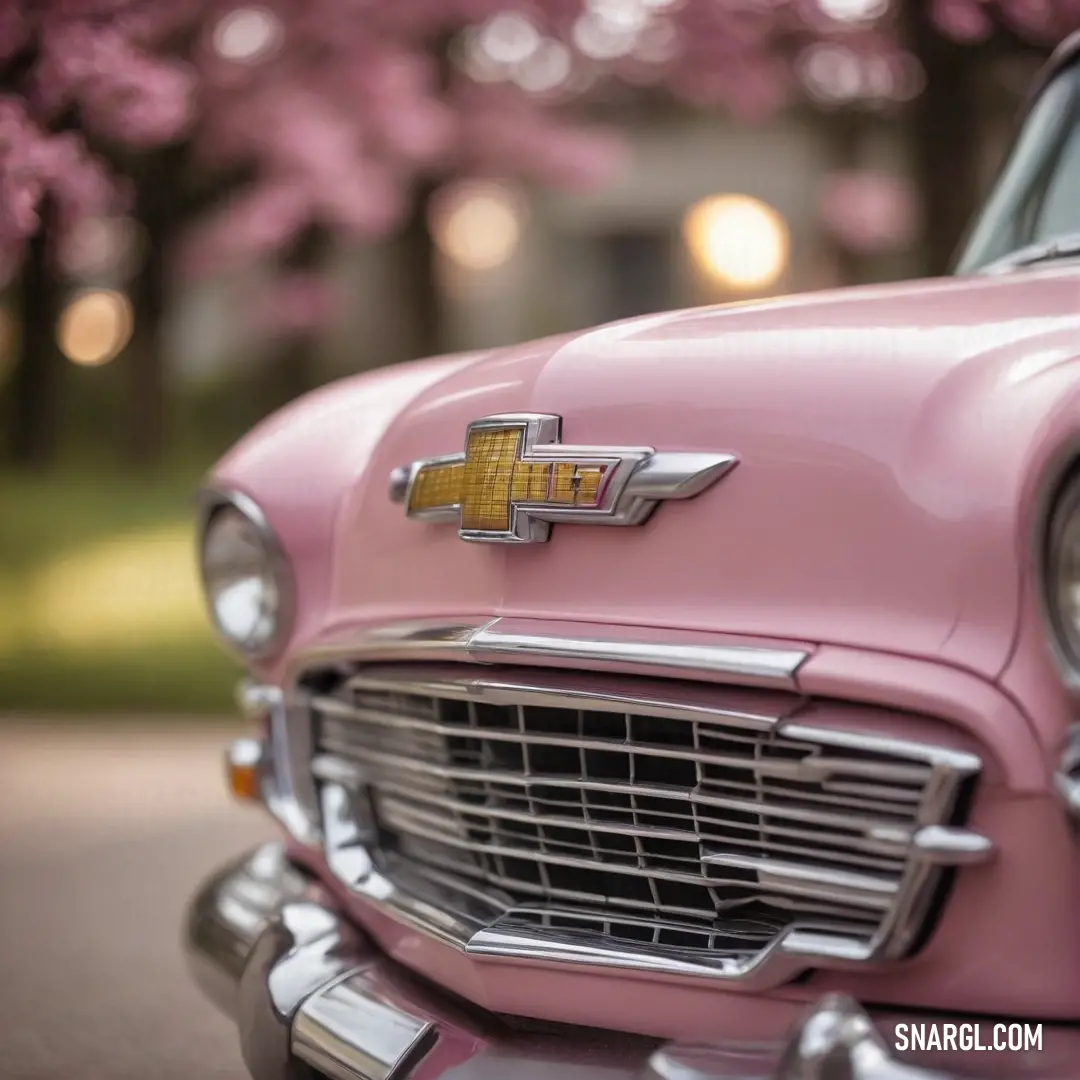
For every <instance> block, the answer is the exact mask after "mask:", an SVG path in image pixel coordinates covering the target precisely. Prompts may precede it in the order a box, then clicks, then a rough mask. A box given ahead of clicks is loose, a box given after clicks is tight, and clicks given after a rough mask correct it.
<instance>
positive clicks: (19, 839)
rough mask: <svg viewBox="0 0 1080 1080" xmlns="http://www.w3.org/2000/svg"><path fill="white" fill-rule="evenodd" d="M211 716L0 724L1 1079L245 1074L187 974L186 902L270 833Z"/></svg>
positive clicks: (215, 1078) (229, 1035) (237, 1079)
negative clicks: (247, 803)
mask: <svg viewBox="0 0 1080 1080" xmlns="http://www.w3.org/2000/svg"><path fill="white" fill-rule="evenodd" d="M233 733H234V732H233V731H232V730H229V729H227V728H224V727H220V728H207V727H206V726H202V727H199V728H195V729H192V728H185V727H178V726H161V725H158V726H155V727H153V728H142V727H133V726H130V725H125V726H123V727H117V728H115V729H108V728H101V727H98V726H93V727H86V726H80V725H77V724H74V723H67V724H65V725H62V726H57V727H50V726H42V725H33V726H23V727H19V726H15V725H13V724H12V723H11V722H4V723H2V724H0V1080H16V1078H18V1080H60V1078H64V1080H69V1078H71V1080H114V1078H116V1080H122V1078H131V1080H173V1078H176V1080H181V1078H183V1080H248V1078H247V1073H246V1072H245V1070H244V1068H243V1066H242V1064H241V1062H240V1057H239V1053H238V1051H237V1045H236V1039H235V1035H234V1033H233V1031H232V1029H231V1026H230V1024H229V1022H228V1021H227V1020H226V1019H225V1018H224V1017H222V1016H220V1015H219V1014H218V1013H217V1012H216V1011H215V1010H214V1008H213V1007H212V1006H211V1005H210V1004H209V1003H208V1002H206V1001H204V1000H203V999H202V998H201V996H200V995H199V994H198V992H197V991H196V990H195V989H194V987H193V986H192V985H191V984H190V982H189V981H188V978H187V975H186V972H185V968H184V960H183V955H182V952H181V949H180V926H181V919H182V913H183V910H184V906H185V903H186V901H187V898H188V896H189V895H190V893H191V891H192V890H193V888H194V887H195V885H196V883H197V882H198V881H199V880H200V878H201V877H202V876H203V875H204V874H206V873H207V872H209V871H210V870H211V869H212V868H213V867H214V866H215V865H216V864H217V863H219V862H221V861H222V860H224V859H226V858H228V857H230V856H232V855H235V854H237V853H239V852H240V851H241V850H243V849H244V848H245V847H247V846H251V845H254V844H257V843H258V842H259V841H260V840H263V839H266V838H267V837H269V836H271V835H272V834H273V830H272V828H271V826H270V825H269V823H268V822H267V821H266V819H265V818H264V817H263V816H262V815H261V814H259V813H258V812H257V811H255V810H251V809H248V808H245V807H241V806H237V805H235V804H233V803H231V802H230V801H229V799H228V796H227V795H226V793H225V790H224V787H223V784H222V771H221V750H222V747H223V746H224V744H225V742H226V741H227V739H228V738H229V737H231V735H232V734H233Z"/></svg>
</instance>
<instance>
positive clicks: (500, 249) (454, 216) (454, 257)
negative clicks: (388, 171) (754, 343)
mask: <svg viewBox="0 0 1080 1080" xmlns="http://www.w3.org/2000/svg"><path fill="white" fill-rule="evenodd" d="M431 232H432V236H433V237H434V240H435V243H436V245H437V246H438V248H439V250H440V251H441V252H442V253H443V254H444V255H445V256H446V257H447V258H448V259H450V260H451V261H452V262H454V263H456V264H457V265H458V266H461V267H463V268H465V269H467V270H475V271H481V270H494V269H496V268H497V267H500V266H503V265H504V264H505V263H507V262H509V261H510V259H511V258H512V257H513V255H514V252H515V251H516V250H517V247H518V244H519V242H520V240H521V213H520V210H519V207H518V205H517V202H516V200H515V199H514V198H513V197H512V195H511V193H510V192H509V191H507V190H506V188H504V187H502V186H501V185H499V184H494V183H479V182H477V183H464V184H458V185H454V186H453V187H452V188H448V189H444V191H443V192H442V194H441V197H440V198H439V199H438V200H437V201H436V203H435V206H434V208H433V211H432V219H431Z"/></svg>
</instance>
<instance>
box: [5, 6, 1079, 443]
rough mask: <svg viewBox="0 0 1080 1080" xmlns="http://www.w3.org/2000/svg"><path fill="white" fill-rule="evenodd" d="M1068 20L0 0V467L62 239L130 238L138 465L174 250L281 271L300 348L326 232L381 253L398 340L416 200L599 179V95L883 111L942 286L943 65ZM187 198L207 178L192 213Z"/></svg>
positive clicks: (426, 347) (959, 176)
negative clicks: (16, 311)
mask: <svg viewBox="0 0 1080 1080" xmlns="http://www.w3.org/2000/svg"><path fill="white" fill-rule="evenodd" d="M1077 23H1080V0H891V3H890V0H768V2H762V0H396V2H393V3H391V2H389V0H258V2H247V0H0V258H3V259H4V260H5V265H6V267H7V270H8V272H9V273H13V272H14V271H15V269H16V267H17V266H18V265H19V263H20V262H22V265H23V273H22V282H23V286H24V288H23V295H24V297H25V298H26V303H27V304H28V305H29V307H27V309H26V310H25V311H24V312H23V322H24V324H25V325H26V327H27V329H28V330H29V331H30V333H29V336H28V337H25V338H24V344H23V357H22V362H21V363H20V365H19V370H18V373H17V374H16V376H15V394H14V398H15V409H16V418H17V420H19V421H20V423H19V424H17V425H16V427H17V428H18V427H20V426H21V427H22V429H23V430H22V432H21V434H17V436H16V443H17V448H18V449H19V451H20V453H21V454H22V456H24V457H33V456H35V454H36V453H37V452H38V449H40V447H35V445H34V439H37V438H39V437H41V436H43V434H44V433H46V432H47V431H48V429H49V423H48V420H47V418H45V417H42V416H40V415H35V414H34V410H33V409H32V408H29V407H27V406H28V403H30V402H32V401H34V400H36V399H37V398H41V396H42V395H41V394H36V397H35V393H36V391H35V387H36V388H37V389H40V384H41V381H42V380H43V379H44V380H46V381H47V380H48V379H51V378H53V377H54V375H55V366H56V365H55V363H53V362H52V361H50V362H48V363H46V361H45V357H47V356H52V355H53V352H54V350H53V346H52V342H51V321H52V316H53V314H54V312H53V311H52V310H51V309H50V305H49V304H47V303H45V302H44V301H43V300H42V297H45V296H48V295H51V294H54V293H55V290H50V288H49V283H50V281H51V280H52V279H53V277H52V275H51V274H50V272H49V270H48V269H47V260H48V258H49V256H50V253H51V252H55V251H56V250H58V249H59V248H61V247H62V246H63V243H64V238H65V237H66V236H68V235H70V234H71V232H72V230H73V228H75V226H76V224H77V223H78V221H79V220H80V219H85V218H87V217H90V218H93V217H99V216H102V215H108V214H110V213H114V212H116V211H117V210H118V209H120V208H123V207H125V206H126V207H127V209H128V210H129V211H130V212H132V213H133V214H134V215H135V216H136V217H137V218H138V219H139V220H140V222H141V223H142V225H143V228H144V230H145V231H146V235H147V239H148V243H147V244H146V245H145V247H146V260H145V262H144V264H143V267H142V270H141V272H140V274H139V275H138V277H137V279H136V282H135V286H134V298H135V301H136V309H137V323H136V326H137V330H136V335H137V340H136V341H135V342H134V343H133V347H132V349H131V350H129V351H130V352H131V353H132V361H131V363H132V373H133V377H134V398H133V400H134V402H135V403H136V404H135V407H134V408H133V410H132V412H133V415H134V417H135V419H136V421H137V431H138V438H137V440H136V444H137V446H139V447H140V452H141V453H143V454H144V455H146V456H150V455H151V454H152V453H153V451H154V450H156V449H157V448H158V447H157V446H156V445H155V438H156V435H155V433H160V431H161V419H162V395H163V390H162V376H161V366H160V356H161V351H162V350H161V348H160V342H159V341H158V337H157V335H158V329H159V326H160V320H159V319H158V317H157V316H158V315H159V314H160V312H161V310H162V308H163V306H164V299H165V294H166V290H167V287H168V273H169V264H168V261H167V260H168V258H169V255H170V253H171V252H175V253H176V254H177V255H178V256H179V257H178V260H177V265H178V266H180V267H182V268H183V269H184V270H185V272H187V273H196V274H197V273H205V272H207V271H214V272H217V271H220V270H222V269H224V268H227V267H229V266H231V265H236V266H240V265H245V264H251V263H261V264H266V263H270V264H272V265H274V266H276V267H277V268H278V270H279V273H277V274H276V275H274V276H275V277H276V282H277V287H278V289H279V290H280V291H279V293H278V294H277V295H276V297H274V298H273V299H271V301H270V302H269V303H267V305H266V307H267V309H268V310H270V311H272V312H274V314H275V315H276V317H277V318H278V320H279V322H278V326H279V329H280V330H281V331H282V332H285V331H286V330H288V331H289V332H291V333H293V334H294V335H296V336H301V335H303V334H304V333H306V332H307V331H308V330H309V329H310V328H311V326H312V325H313V323H314V322H315V320H316V317H323V316H325V315H326V314H327V313H329V312H330V311H331V310H332V300H333V297H332V296H331V294H329V293H328V292H327V291H326V290H325V289H324V288H323V287H322V285H321V282H322V280H323V278H322V277H321V276H320V275H319V273H318V271H319V269H320V265H319V264H320V262H321V259H322V253H323V252H324V250H325V248H326V239H327V237H328V236H331V235H333V236H335V237H338V236H340V237H344V238H346V239H352V240H353V241H356V242H364V241H367V240H371V239H375V238H379V237H385V236H388V235H390V234H391V233H394V232H396V231H400V232H403V233H404V235H405V236H406V237H408V238H411V239H412V241H413V242H412V243H410V245H409V250H410V251H411V252H412V255H411V258H412V260H413V261H412V268H411V277H412V282H413V288H414V289H415V290H416V299H417V303H418V317H417V318H416V319H415V320H414V321H415V322H416V323H417V324H418V325H420V326H427V327H435V326H437V324H438V310H437V308H438V290H437V288H436V286H435V275H434V270H433V267H434V263H433V255H432V251H431V246H430V243H429V242H428V236H427V219H426V215H427V210H428V205H429V203H430V200H431V198H432V197H433V195H434V193H435V192H436V190H437V189H438V187H439V185H440V184H441V183H442V182H443V181H444V180H445V179H446V178H447V177H449V176H451V175H460V174H475V175H492V176H507V175H510V174H514V175H526V176H529V177H532V178H534V179H536V180H537V181H539V182H541V183H544V184H555V185H574V186H580V185H589V184H596V183H601V182H603V181H604V179H605V178H606V177H608V176H610V175H611V173H612V170H613V168H614V167H615V166H616V164H617V161H618V152H617V143H616V142H615V141H614V140H613V139H612V137H611V135H610V133H607V132H600V131H597V130H595V129H592V128H582V127H581V126H578V125H577V124H572V123H569V122H568V120H567V115H568V110H572V109H573V108H574V107H576V106H580V105H582V104H584V103H587V102H589V101H591V100H595V99H597V98H598V97H599V98H603V96H604V95H605V94H607V93H610V91H611V88H612V87H622V88H624V90H625V88H630V91H631V92H635V93H661V94H665V95H669V96H672V97H675V98H677V99H679V100H681V101H685V102H688V103H690V104H692V105H695V106H700V107H716V108H724V109H726V110H728V111H730V112H731V113H733V114H734V115H735V116H736V117H738V118H740V119H742V120H745V121H747V122H757V121H761V120H764V119H766V118H768V117H769V116H771V115H772V114H774V113H775V112H776V111H777V110H779V109H782V108H784V107H785V106H786V105H788V104H790V103H792V102H795V101H799V100H804V101H805V100H807V99H809V100H811V101H813V102H814V103H816V104H818V105H821V106H822V107H824V108H826V109H831V110H832V111H833V112H835V113H844V112H848V111H851V110H852V108H853V107H856V106H857V107H859V108H865V107H872V108H894V109H902V110H906V111H907V113H908V114H909V115H910V117H911V122H910V127H911V130H912V131H913V132H914V133H915V135H914V136H913V140H912V141H913V148H914V154H913V158H914V161H915V171H916V179H917V182H918V186H919V188H920V190H921V191H922V192H923V200H922V201H923V204H924V205H923V206H922V207H921V213H920V214H919V215H916V216H918V217H919V218H920V219H921V220H922V228H923V232H924V238H925V239H926V240H927V241H928V243H929V244H930V248H928V250H931V258H930V267H931V269H938V268H940V267H939V264H940V263H941V261H942V252H943V251H944V250H945V246H946V244H947V242H948V241H949V239H950V233H955V231H956V230H957V229H958V228H959V227H960V225H961V223H962V221H963V220H964V218H965V217H966V215H967V213H968V212H969V211H970V205H971V203H972V202H973V200H974V195H973V193H972V192H973V180H972V169H973V166H972V159H973V157H974V154H973V150H972V145H971V143H972V140H973V138H974V136H973V135H972V132H971V109H970V108H969V107H967V106H970V104H971V103H970V100H969V99H970V93H971V91H970V88H969V87H970V79H961V80H960V81H959V82H958V80H957V77H956V72H957V70H958V67H957V65H960V68H961V69H963V70H964V71H965V72H966V71H967V68H968V67H969V66H970V58H971V57H972V56H973V55H975V54H976V53H978V52H979V50H981V49H985V48H989V47H991V46H993V45H995V44H996V43H998V42H1001V41H1003V40H1004V41H1007V42H1009V43H1011V44H1012V45H1014V44H1015V43H1016V42H1019V41H1024V42H1028V43H1031V44H1032V46H1033V47H1035V48H1038V49H1045V47H1046V46H1047V45H1048V44H1049V43H1052V42H1053V41H1054V40H1056V39H1058V38H1060V37H1061V36H1063V35H1064V33H1065V32H1066V31H1067V30H1069V29H1071V28H1072V27H1073V26H1074V25H1075V24H1077ZM958 106H961V107H958ZM199 177H204V178H205V177H208V178H210V180H211V181H212V182H210V183H204V182H202V181H201V180H200V181H199V182H198V183H197V184H196V185H195V186H196V187H197V188H198V195H199V197H198V198H190V199H189V198H188V197H187V196H188V194H189V193H190V189H191V188H192V178H196V179H197V178H199ZM943 178H944V179H943ZM841 190H842V188H841ZM927 192H929V195H927V194H926V193H927ZM894 194H895V193H894ZM836 203H837V200H836V199H835V197H834V198H833V205H836ZM840 203H841V204H844V203H846V200H840ZM207 204H210V205H211V209H210V212H209V213H203V212H202V210H203V208H204V207H205V206H206V205H207ZM851 205H862V206H864V207H865V206H866V205H867V200H866V199H863V200H862V202H861V203H859V202H858V201H857V200H856V201H855V202H853V203H852V204H851ZM872 205H877V206H881V205H883V204H882V201H881V200H880V199H879V200H878V202H877V203H876V204H872ZM890 205H899V203H897V202H896V200H895V199H894V200H893V203H892V204H890ZM840 233H841V234H842V233H843V227H841V229H840ZM181 237H183V240H184V242H183V243H182V244H178V243H177V241H178V240H179V239H180V238H181ZM438 345H439V341H438V336H437V334H435V333H432V334H429V335H428V336H427V337H426V338H422V339H419V340H418V341H417V343H416V348H417V351H418V352H427V351H433V350H434V349H436V348H437V347H438ZM49 371H52V374H47V372H49ZM20 402H21V403H22V405H20ZM20 410H21V411H20Z"/></svg>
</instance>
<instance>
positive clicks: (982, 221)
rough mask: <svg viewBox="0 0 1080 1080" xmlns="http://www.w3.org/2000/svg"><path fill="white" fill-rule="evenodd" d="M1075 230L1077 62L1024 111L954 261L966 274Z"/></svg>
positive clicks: (1078, 196)
mask: <svg viewBox="0 0 1080 1080" xmlns="http://www.w3.org/2000/svg"><path fill="white" fill-rule="evenodd" d="M1078 234H1080V63H1074V64H1072V65H1071V66H1070V67H1068V68H1066V69H1065V70H1064V71H1062V72H1061V74H1060V75H1058V76H1057V77H1056V78H1055V79H1054V80H1053V81H1052V82H1051V83H1050V85H1049V86H1048V87H1047V88H1046V90H1045V91H1043V93H1042V94H1041V95H1040V97H1039V99H1038V101H1036V103H1035V105H1034V107H1033V108H1032V110H1031V112H1030V113H1029V114H1028V117H1027V119H1026V121H1025V122H1024V126H1023V128H1022V129H1021V131H1020V136H1019V138H1018V139H1017V140H1016V143H1015V144H1014V146H1013V149H1012V152H1011V153H1010V155H1009V158H1008V160H1007V161H1006V163H1005V168H1004V169H1003V170H1002V173H1001V175H1000V177H999V179H998V182H997V184H996V186H995V187H994V190H993V192H992V193H991V195H990V198H989V200H988V201H987V203H986V206H985V208H984V210H983V212H982V214H981V215H980V217H979V218H978V220H977V222H976V225H975V229H974V231H973V232H972V234H971V237H970V239H969V240H968V243H967V245H966V247H965V249H964V252H963V254H962V255H961V257H960V260H959V262H958V263H957V267H956V272H957V273H958V274H969V273H972V272H974V271H977V270H979V269H981V268H982V267H985V266H986V265H987V264H989V263H992V262H995V261H996V260H998V259H1001V258H1003V257H1004V256H1006V255H1009V254H1010V253H1011V252H1015V251H1017V250H1018V249H1020V248H1023V247H1026V246H1027V245H1030V244H1038V243H1044V242H1049V241H1052V240H1055V239H1057V238H1061V237H1066V236H1071V237H1076V236H1077V235H1078Z"/></svg>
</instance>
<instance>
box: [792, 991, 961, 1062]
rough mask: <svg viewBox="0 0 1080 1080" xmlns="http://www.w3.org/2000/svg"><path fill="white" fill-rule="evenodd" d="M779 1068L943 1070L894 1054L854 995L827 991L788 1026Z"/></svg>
mask: <svg viewBox="0 0 1080 1080" xmlns="http://www.w3.org/2000/svg"><path fill="white" fill-rule="evenodd" d="M777 1073H778V1074H779V1075H780V1076H782V1077H785V1080H834V1078H835V1077H837V1076H841V1075H842V1076H844V1077H845V1080H872V1078H873V1080H882V1078H889V1080H916V1078H920V1080H929V1078H931V1077H943V1074H941V1073H937V1072H933V1071H931V1070H928V1069H922V1068H915V1067H913V1066H911V1065H906V1064H904V1063H902V1062H899V1061H897V1060H895V1059H894V1058H893V1056H892V1054H891V1053H890V1051H889V1047H888V1046H887V1045H886V1043H885V1040H884V1039H883V1038H882V1037H881V1036H880V1035H879V1034H878V1032H877V1030H876V1029H875V1027H874V1024H873V1022H872V1021H871V1019H870V1017H869V1016H868V1015H867V1014H866V1012H865V1011H864V1010H863V1009H862V1008H860V1006H859V1005H858V1004H857V1003H856V1001H855V1000H854V999H853V998H850V997H848V996H847V995H845V994H829V995H827V996H826V997H824V998H822V999H821V1001H820V1002H819V1003H818V1004H817V1005H816V1006H815V1007H814V1008H813V1009H811V1010H810V1012H809V1013H808V1015H807V1016H806V1017H805V1018H804V1019H803V1021H802V1023H801V1024H799V1026H798V1027H796V1029H795V1030H794V1031H793V1032H792V1034H791V1036H790V1038H789V1039H788V1043H787V1047H786V1048H785V1050H784V1053H783V1055H782V1056H781V1058H780V1066H779V1068H778V1069H777Z"/></svg>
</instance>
